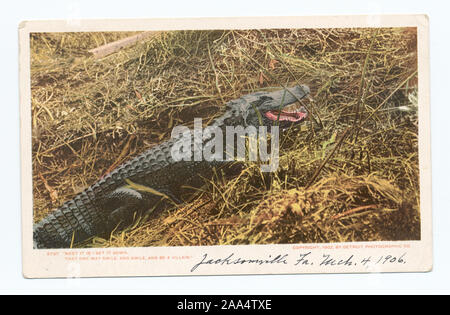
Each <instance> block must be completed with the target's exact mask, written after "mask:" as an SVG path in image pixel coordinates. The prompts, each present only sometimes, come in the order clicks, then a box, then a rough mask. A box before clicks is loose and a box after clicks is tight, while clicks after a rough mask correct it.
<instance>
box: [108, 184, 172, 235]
mask: <svg viewBox="0 0 450 315" xmlns="http://www.w3.org/2000/svg"><path fill="white" fill-rule="evenodd" d="M155 191H156V190H155ZM156 192H158V193H160V194H161V195H155V194H152V193H149V192H147V191H141V190H138V189H134V188H131V187H129V186H123V187H120V188H118V189H116V190H114V191H113V192H111V193H110V194H108V195H107V196H106V197H105V198H104V200H103V201H102V205H101V207H102V208H103V209H113V210H112V211H110V214H109V216H108V220H107V226H108V227H109V229H110V230H113V229H115V228H117V227H119V226H126V225H130V224H132V223H133V220H134V219H135V218H136V217H137V216H140V215H143V214H144V213H145V212H147V211H150V210H152V209H154V208H155V207H157V206H158V204H159V203H160V202H161V201H164V200H166V199H170V200H171V201H172V202H175V203H180V201H179V200H178V199H177V198H176V197H175V196H174V195H173V194H172V193H171V192H170V191H168V190H166V189H159V190H157V191H156Z"/></svg>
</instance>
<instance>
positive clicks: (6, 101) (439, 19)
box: [0, 0, 450, 294]
mask: <svg viewBox="0 0 450 315" xmlns="http://www.w3.org/2000/svg"><path fill="white" fill-rule="evenodd" d="M393 13H397V14H409V13H417V14H423V13H425V14H428V15H429V17H430V29H431V36H430V45H431V60H430V62H431V126H432V127H431V129H432V130H431V133H432V167H433V175H432V176H433V228H434V234H433V237H434V244H433V246H434V268H433V271H432V272H430V273H408V274H347V275H343V274H336V275H282V276H274V275H267V276H217V277H216V276H208V277H153V278H110V279H75V280H66V279H46V280H26V279H24V278H23V277H22V271H21V269H22V261H21V217H20V150H19V149H20V148H19V144H20V137H19V103H18V101H19V92H18V87H19V81H18V31H17V30H18V25H19V22H20V21H22V20H38V19H81V18H151V17H165V18H172V17H219V16H220V17H227V16H302V15H348V14H393ZM449 20H450V17H449V5H448V1H431V0H428V1H423V0H420V1H415V0H408V1H392V0H389V1H344V0H342V1H333V0H329V1H317V0H314V1H292V2H290V1H281V0H277V1H273V0H272V1H266V0H259V1H242V0H226V1H211V0H209V1H193V0H190V1H181V0H180V1H169V0H163V1H161V0H159V1H135V0H127V1H121V2H113V1H107V0H106V1H105V0H103V1H95V2H94V1H83V0H80V1H50V0H40V1H15V2H13V1H9V2H7V4H6V2H3V5H2V12H1V19H0V25H1V27H0V32H1V37H0V43H1V46H0V56H1V57H0V65H1V68H0V69H1V70H2V73H1V76H0V80H1V81H0V82H1V84H0V91H1V93H0V122H1V124H0V126H1V132H0V147H1V151H0V167H1V169H0V174H1V176H0V187H1V189H0V196H1V200H0V204H1V207H0V293H81V294H86V293H133V294H135V293H150V294H182V293H185V294H225V293H228V294H317V293H327V294H328V293H339V294H342V293H353V294H355V293H362V294H365V293H380V294H385V293H430V294H431V293H433V294H436V293H447V294H448V293H450V284H449V283H450V271H449V270H450V255H449V249H450V246H449V240H450V237H449V236H450V216H449V211H450V209H449V208H450V207H449V205H450V189H449V187H448V181H449V179H450V173H449V163H450V154H449V153H450V151H449V144H450V141H449V139H448V137H449V127H448V125H449V122H448V117H449V115H450V111H449V90H450V89H449V79H448V77H449V75H450V67H449V63H450V61H449V60H450V47H449V37H450V36H449V35H450V31H449V30H450V23H449Z"/></svg>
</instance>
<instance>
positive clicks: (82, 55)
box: [19, 15, 432, 278]
mask: <svg viewBox="0 0 450 315" xmlns="http://www.w3.org/2000/svg"><path fill="white" fill-rule="evenodd" d="M139 34H154V36H140V35H139ZM19 36H20V106H21V150H22V151H21V156H22V161H21V165H22V228H23V230H22V231H23V234H22V237H23V240H22V241H23V274H24V276H25V277H26V278H50V277H69V278H73V277H113V276H160V275H231V274H297V273H366V272H424V271H430V270H431V268H432V239H431V235H432V232H431V157H430V103H429V100H430V97H429V43H428V42H429V39H428V38H429V37H428V36H429V30H428V18H427V17H426V16H424V15H403V16H389V15H386V16H328V17H282V18H281V17H280V18H276V17H270V18H251V17H249V18H201V19H199V18H198V19H152V20H82V21H26V22H23V23H21V25H20V26H19ZM136 38H137V39H141V40H137V41H136V40H134V39H136ZM131 39H132V40H131ZM114 42H118V43H119V44H117V45H114V44H113V45H111V44H110V43H114ZM122 42H126V43H128V42H130V43H131V42H132V44H129V45H128V44H127V46H126V47H125V46H124V47H121V46H120V43H122ZM103 45H107V47H111V46H114V47H115V49H114V50H111V51H108V53H107V54H105V55H102V56H101V57H99V58H95V57H93V56H91V55H90V54H89V51H92V50H94V49H96V48H98V47H103ZM117 47H119V48H117ZM100 50H102V49H101V48H100ZM298 85H302V86H305V87H306V88H307V89H309V91H310V93H309V94H308V96H306V97H305V98H302V99H301V100H294V101H295V102H296V105H295V106H297V109H289V111H286V110H285V111H284V112H283V111H275V110H271V111H267V112H265V113H264V112H262V116H259V119H261V117H262V118H263V119H266V118H268V119H271V120H273V121H274V122H276V121H277V120H278V122H280V123H281V124H280V127H282V128H280V134H279V138H280V143H279V156H278V159H277V164H276V167H275V169H274V170H273V171H270V172H264V171H263V170H262V169H261V168H260V164H258V163H261V162H260V161H244V162H242V163H237V164H239V167H238V168H237V170H232V171H229V170H227V169H222V168H221V167H218V168H215V167H214V168H213V169H214V170H213V171H212V175H211V176H209V177H208V178H203V177H202V180H204V182H202V185H197V187H195V189H192V190H191V192H190V194H189V195H188V196H187V195H185V194H184V193H183V195H181V194H177V193H173V192H171V191H166V190H165V189H160V188H159V187H147V186H145V185H142V184H141V183H140V182H136V181H135V179H134V178H131V179H130V178H125V179H124V183H123V185H122V186H121V187H120V189H119V192H120V193H125V194H142V195H145V194H147V196H148V195H151V196H152V197H149V198H160V199H161V201H160V202H159V201H158V202H155V203H151V204H149V205H147V208H146V209H145V210H146V211H144V212H145V213H144V214H142V215H137V214H134V215H131V222H130V223H129V224H126V225H124V224H123V222H122V221H120V222H119V221H118V224H117V226H116V228H113V229H111V230H108V231H107V232H105V233H103V234H101V235H98V234H95V233H94V234H95V235H90V236H89V237H87V238H85V239H83V240H82V241H79V240H80V239H79V236H78V234H77V233H78V232H77V231H74V233H73V235H70V236H71V238H72V241H71V242H69V243H70V244H69V246H68V247H69V248H52V246H48V248H45V246H43V247H44V248H37V247H36V239H35V240H33V234H34V232H33V230H34V227H35V226H36V225H37V224H39V222H41V221H42V220H44V219H45V218H46V217H48V216H51V215H52V214H53V213H55V211H58V210H57V209H58V208H59V207H61V206H62V205H63V204H64V202H67V201H70V200H72V199H73V198H74V197H75V196H77V194H79V193H80V192H82V191H83V190H84V189H86V188H87V187H89V186H91V185H93V184H95V183H96V182H97V181H99V180H101V179H102V178H105V177H108V176H109V175H108V174H112V173H114V170H115V169H117V168H118V167H120V166H121V165H123V163H126V162H127V161H130V160H131V159H133V158H134V157H136V156H138V155H139V154H141V153H143V152H145V151H146V150H148V149H151V148H153V147H158V146H160V145H161V144H162V143H164V142H166V141H168V140H169V139H171V133H172V134H173V130H174V128H175V127H176V126H187V127H188V128H191V130H194V127H195V126H197V127H198V126H199V125H198V120H197V121H196V120H194V119H195V118H197V119H201V122H200V127H206V126H208V125H211V124H212V123H213V121H214V119H217V118H218V117H221V115H223V114H224V112H226V104H227V103H228V102H230V101H232V100H236V99H239V98H240V97H242V96H243V95H249V94H252V93H257V92H268V93H269V92H273V91H275V90H277V89H285V88H291V87H295V86H298ZM302 91H303V90H302ZM284 94H286V93H284ZM252 95H253V94H252ZM268 95H269V94H268ZM271 95H272V94H271ZM299 95H302V94H299ZM286 97H290V96H289V95H288V96H286V95H283V97H282V98H281V99H282V100H281V102H283V101H285V100H286ZM297 98H298V96H297ZM255 104H256V103H255ZM258 104H259V103H258ZM258 104H257V105H254V107H255V106H256V107H257V106H260V105H258ZM249 108H251V107H249ZM298 108H304V110H303V111H302V112H299V111H298ZM253 109H254V108H252V110H253ZM246 115H252V112H251V110H248V111H247V112H246ZM260 115H261V113H260ZM246 117H247V116H246ZM248 117H250V116H248ZM305 117H307V118H305ZM285 123H286V124H285ZM287 123H289V125H288V124H287ZM196 124H197V125H196ZM274 125H276V124H275V123H274ZM286 126H289V127H286ZM244 127H245V126H244ZM277 136H278V135H277ZM274 139H275V134H271V138H270V139H269V140H268V141H267V144H269V142H270V143H274ZM261 145H262V144H261V143H260V146H261ZM272 148H273V147H272ZM269 151H270V150H269ZM193 155H195V152H194V153H193ZM259 157H260V158H262V156H259ZM271 161H272V160H271ZM168 164H169V167H168V168H167V170H166V171H164V172H166V173H164V172H163V173H162V174H163V175H162V177H164V178H166V179H169V183H170V185H172V184H183V183H182V182H183V181H184V180H185V178H184V177H183V176H182V175H181V174H183V169H181V170H180V169H178V171H177V168H176V167H175V166H171V165H172V164H171V162H170V161H169V162H168ZM111 176H112V175H111ZM146 176H147V178H152V179H153V178H156V177H158V176H161V174H160V173H158V174H157V173H156V172H154V173H150V174H147V175H146ZM158 178H159V177H158ZM161 181H162V179H161ZM152 183H153V182H152ZM130 191H133V192H130ZM108 198H109V197H108ZM114 198H116V197H114ZM114 198H113V199H108V200H106V201H102V202H100V201H98V200H94V204H95V206H94V207H96V208H101V209H103V210H105V209H107V210H108V211H109V210H112V208H114V209H116V208H121V207H122V206H125V205H120V207H119V202H120V198H118V199H117V200H119V201H116V199H114ZM127 200H128V199H127ZM130 200H133V199H130ZM152 200H153V199H152ZM104 204H105V205H104ZM163 205H165V206H164V209H165V211H163V210H161V209H160V207H163ZM116 206H117V207H116ZM103 210H102V211H103ZM152 211H153V212H152ZM150 212H151V214H149V213H150ZM77 215H79V214H77ZM77 215H75V218H77ZM65 216H66V217H68V216H69V214H67V213H66V215H65ZM78 219H79V218H78ZM69 221H70V220H69ZM80 222H81V221H80ZM77 224H78V223H74V225H77ZM89 224H90V223H89ZM92 224H93V223H92ZM86 229H87V228H86ZM69 230H70V228H69V229H68V231H69ZM67 234H69V232H67ZM65 236H67V237H69V235H65ZM58 237H59V236H58ZM35 238H36V237H35ZM38 238H39V237H38ZM55 242H56V241H55ZM70 247H71V248H70Z"/></svg>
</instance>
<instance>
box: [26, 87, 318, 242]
mask: <svg viewBox="0 0 450 315" xmlns="http://www.w3.org/2000/svg"><path fill="white" fill-rule="evenodd" d="M308 93H309V89H308V87H306V86H295V87H293V88H289V89H287V90H278V91H274V92H256V93H252V94H248V95H245V96H243V97H241V98H239V99H237V100H232V101H230V102H229V103H227V110H226V112H225V113H224V114H223V115H222V116H220V117H219V118H217V119H216V120H215V121H214V122H213V124H212V125H215V126H218V127H220V128H223V129H225V127H226V126H237V125H243V126H244V127H245V126H249V125H255V126H258V125H260V124H261V117H263V124H265V125H271V124H272V123H273V121H270V120H269V119H267V118H265V117H264V115H261V114H264V112H266V111H269V110H278V109H280V108H281V107H282V106H286V105H288V104H291V103H293V102H295V101H297V100H300V99H301V98H303V97H305V96H306V95H307V94H308ZM283 102H284V103H283ZM255 106H256V107H255ZM255 108H257V109H258V111H259V113H257V111H255ZM175 141H179V139H177V138H172V139H170V140H168V141H165V142H163V143H161V144H159V145H157V146H155V147H153V148H150V149H149V150H147V151H145V152H144V153H142V154H140V155H138V156H136V157H135V158H133V159H131V160H129V161H128V162H126V163H124V164H122V165H121V166H119V167H118V168H116V169H114V170H113V171H112V172H110V173H109V174H107V175H105V176H104V177H103V178H101V179H100V180H98V181H97V182H96V183H94V184H93V185H92V186H90V187H88V188H87V189H85V190H84V191H83V192H81V193H79V194H78V195H76V196H75V197H74V198H73V199H72V200H69V201H67V202H65V203H64V204H63V205H62V206H61V207H59V208H58V209H56V210H55V211H53V212H52V213H50V214H49V215H48V216H47V217H45V218H44V219H42V220H41V221H40V222H39V223H36V224H35V225H34V227H33V241H34V247H35V248H68V247H70V246H71V244H73V243H77V242H80V241H83V240H86V239H88V238H90V237H92V236H96V235H107V234H108V233H110V232H111V231H112V230H113V229H114V228H115V227H117V226H118V224H119V223H120V222H122V223H123V222H125V223H127V222H129V223H131V222H132V220H133V217H134V215H135V214H136V211H142V212H144V211H149V210H152V209H154V207H155V206H156V205H158V204H160V203H161V201H162V199H165V198H167V197H169V198H170V199H172V200H173V201H177V202H179V201H180V200H179V199H178V197H177V196H179V194H180V192H181V187H182V186H184V185H186V186H198V185H200V184H202V183H203V182H204V181H203V179H202V178H204V177H207V176H211V175H212V170H213V167H215V166H216V165H218V164H220V163H219V162H214V161H213V162H207V161H205V160H202V161H175V160H174V159H173V158H172V155H171V149H172V147H173V145H174V143H175ZM130 183H131V184H130ZM133 183H134V184H136V185H139V186H140V187H141V186H142V187H148V188H150V190H149V191H145V190H144V191H143V190H141V189H134V188H133ZM130 220H131V222H130Z"/></svg>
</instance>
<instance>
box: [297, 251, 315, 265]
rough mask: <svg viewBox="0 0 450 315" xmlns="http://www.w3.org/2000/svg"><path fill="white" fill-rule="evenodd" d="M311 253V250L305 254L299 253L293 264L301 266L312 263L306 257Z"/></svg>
mask: <svg viewBox="0 0 450 315" xmlns="http://www.w3.org/2000/svg"><path fill="white" fill-rule="evenodd" d="M309 255H311V252H308V253H306V254H300V257H299V258H298V259H297V261H296V262H295V264H294V266H298V265H302V266H310V265H312V264H313V263H312V262H310V261H309V260H308V259H307V257H308V256H309Z"/></svg>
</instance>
